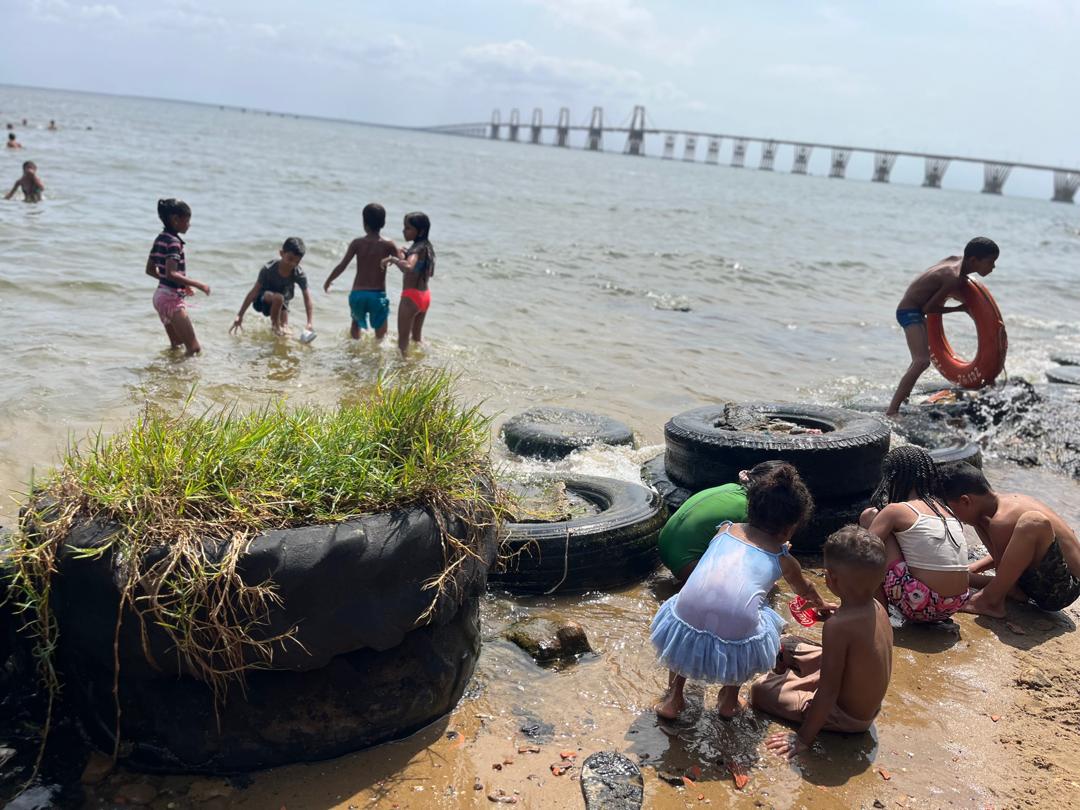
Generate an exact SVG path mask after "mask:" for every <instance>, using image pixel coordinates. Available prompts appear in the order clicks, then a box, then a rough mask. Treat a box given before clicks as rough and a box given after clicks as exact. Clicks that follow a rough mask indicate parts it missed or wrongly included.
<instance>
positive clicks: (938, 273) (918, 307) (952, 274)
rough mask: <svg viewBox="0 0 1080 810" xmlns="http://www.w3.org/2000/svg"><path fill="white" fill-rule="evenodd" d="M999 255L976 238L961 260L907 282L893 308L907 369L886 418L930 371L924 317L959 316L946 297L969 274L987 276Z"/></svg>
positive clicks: (994, 247)
mask: <svg viewBox="0 0 1080 810" xmlns="http://www.w3.org/2000/svg"><path fill="white" fill-rule="evenodd" d="M999 253H1000V251H999V250H998V246H997V245H996V244H994V242H993V241H992V240H990V239H987V238H986V237H985V236H976V237H975V238H974V239H972V240H971V241H970V242H968V243H967V246H966V247H965V248H964V256H963V258H961V257H960V256H949V257H948V258H945V259H942V260H941V261H940V262H938V263H937V264H935V265H934V266H933V267H931V268H930V269H929V270H927V271H926V272H924V273H923V274H922V275H920V276H919V277H918V278H917V279H915V280H914V281H913V282H911V284H910V286H908V288H907V292H905V293H904V297H903V298H901V299H900V304H899V305H898V306H897V308H896V321H897V323H899V324H900V328H901V329H903V330H904V337H905V338H907V345H908V351H909V352H911V365H910V366H908V370H907V371H905V372H904V376H903V377H901V378H900V384H899V385H898V386H896V393H895V394H893V398H892V402H890V403H889V409H888V410H887V411H885V415H886V416H896V415H897V414H898V413H900V406H901V405H903V404H904V401H905V400H906V399H907V398H908V397H909V396H910V395H911V389H912V388H914V387H915V383H916V382H918V380H919V377H920V376H921V375H922V373H923V372H924V371H926V370H927V369H928V368H930V338H929V336H928V335H927V332H926V316H927V315H928V314H930V313H945V312H962V311H963V310H964V307H963V305H960V306H955V307H947V306H945V302H946V301H947V300H948V299H949V296H951V295H955V294H956V293H957V292H959V290H960V289H961V287H963V285H964V283H965V282H966V281H967V277H968V276H970V275H971V274H972V273H976V274H978V275H980V276H988V275H990V273H991V272H992V271H993V269H994V262H996V261H997V257H998V254H999Z"/></svg>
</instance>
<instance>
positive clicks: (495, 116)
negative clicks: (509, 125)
mask: <svg viewBox="0 0 1080 810" xmlns="http://www.w3.org/2000/svg"><path fill="white" fill-rule="evenodd" d="M501 122H502V113H500V112H499V111H498V110H492V111H491V140H493V141H497V140H499V127H500V126H501Z"/></svg>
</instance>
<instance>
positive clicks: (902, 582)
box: [859, 445, 968, 622]
mask: <svg viewBox="0 0 1080 810" xmlns="http://www.w3.org/2000/svg"><path fill="white" fill-rule="evenodd" d="M871 502H872V503H873V506H872V507H870V508H869V509H867V510H866V511H865V512H863V514H862V517H861V519H860V521H859V523H860V525H862V526H863V527H864V528H868V529H870V531H871V532H873V533H874V534H876V535H877V536H878V537H880V538H881V540H882V542H884V543H885V557H886V569H885V585H884V588H883V593H882V595H881V596H880V597H879V598H880V599H882V600H883V601H884V602H885V603H886V604H890V605H895V606H896V607H897V608H898V609H899V610H900V612H901V613H902V614H903V615H904V616H905V618H907V619H909V620H911V621H916V622H940V621H945V620H946V619H948V618H949V617H950V616H951V615H952V614H954V613H956V611H958V610H960V608H962V607H963V606H964V604H965V603H966V602H967V600H968V567H967V566H968V558H967V557H968V555H967V541H966V540H965V539H964V529H963V526H961V525H960V521H959V520H957V518H956V515H954V514H953V513H952V510H950V509H949V507H948V506H946V505H945V501H944V500H943V499H942V497H941V491H940V485H939V482H938V474H937V468H936V467H935V466H934V460H933V459H932V458H930V454H929V453H927V452H926V451H925V450H923V449H922V448H921V447H915V446H914V445H905V446H903V447H897V448H895V449H893V450H890V451H889V452H888V453H887V454H886V456H885V458H884V460H883V461H882V462H881V483H880V484H879V485H878V488H877V489H876V490H875V491H874V494H873V495H872V496H871Z"/></svg>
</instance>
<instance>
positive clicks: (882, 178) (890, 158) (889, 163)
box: [873, 152, 896, 183]
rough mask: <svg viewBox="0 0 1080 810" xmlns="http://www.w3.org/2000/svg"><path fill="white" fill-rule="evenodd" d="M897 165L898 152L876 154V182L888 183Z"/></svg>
mask: <svg viewBox="0 0 1080 810" xmlns="http://www.w3.org/2000/svg"><path fill="white" fill-rule="evenodd" d="M895 164H896V152H875V153H874V178H873V179H874V182H875V183H888V182H889V175H890V174H891V173H892V167H893V166H894V165H895Z"/></svg>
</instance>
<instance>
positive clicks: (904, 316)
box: [896, 309, 926, 329]
mask: <svg viewBox="0 0 1080 810" xmlns="http://www.w3.org/2000/svg"><path fill="white" fill-rule="evenodd" d="M896 322H897V323H898V324H900V328H901V329H907V328H908V327H909V326H916V325H918V324H920V323H926V316H925V315H923V311H922V310H921V309H898V310H896Z"/></svg>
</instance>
